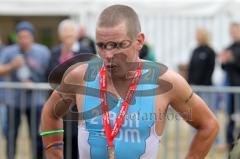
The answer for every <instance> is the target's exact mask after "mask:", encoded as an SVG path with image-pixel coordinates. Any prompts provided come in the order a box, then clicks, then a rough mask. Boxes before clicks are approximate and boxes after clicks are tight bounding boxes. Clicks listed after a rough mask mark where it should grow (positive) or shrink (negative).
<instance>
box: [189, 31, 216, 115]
mask: <svg viewBox="0 0 240 159" xmlns="http://www.w3.org/2000/svg"><path fill="white" fill-rule="evenodd" d="M196 40H197V44H198V46H197V47H196V48H195V49H194V50H193V53H192V57H191V60H190V64H189V68H188V82H189V83H190V84H191V85H206V86H210V85H212V75H213V71H214V66H215V52H214V50H213V49H212V48H211V47H210V44H209V43H210V36H209V33H208V31H207V30H206V29H205V28H198V29H197V31H196ZM198 94H199V96H201V97H202V99H203V100H204V101H205V102H206V103H207V104H208V106H209V107H210V108H211V109H212V111H215V110H216V108H215V95H214V94H213V93H208V92H198Z"/></svg>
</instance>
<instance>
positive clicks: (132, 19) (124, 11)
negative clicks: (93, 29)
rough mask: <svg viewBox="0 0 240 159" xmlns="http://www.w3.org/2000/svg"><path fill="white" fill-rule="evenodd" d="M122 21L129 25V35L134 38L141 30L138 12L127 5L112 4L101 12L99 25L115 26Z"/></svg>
mask: <svg viewBox="0 0 240 159" xmlns="http://www.w3.org/2000/svg"><path fill="white" fill-rule="evenodd" d="M122 22H125V25H126V26H127V35H128V36H129V37H130V38H131V39H134V38H136V37H137V35H138V33H139V32H141V25H140V21H139V18H138V15H137V13H136V12H135V11H134V10H133V8H131V7H129V6H126V5H112V6H109V7H107V8H105V9H104V10H103V11H102V13H101V14H100V16H99V18H98V22H97V27H114V26H116V25H118V24H120V23H122Z"/></svg>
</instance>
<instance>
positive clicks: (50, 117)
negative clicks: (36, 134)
mask: <svg viewBox="0 0 240 159" xmlns="http://www.w3.org/2000/svg"><path fill="white" fill-rule="evenodd" d="M70 104H71V101H70V100H69V101H68V100H67V101H63V100H62V99H61V96H59V95H58V94H56V93H55V94H53V95H52V96H51V97H50V98H49V100H48V101H47V102H46V104H45V105H44V108H43V111H42V117H41V132H49V131H55V130H62V129H63V121H62V116H63V114H64V113H65V112H66V111H67V110H68V109H67V108H68V107H69V106H70ZM42 140H43V144H44V147H45V154H46V157H47V159H55V158H56V159H62V158H63V145H61V146H60V147H59V146H57V147H54V146H53V147H51V146H50V147H48V146H49V145H52V144H54V143H60V142H63V133H62V132H59V133H55V134H49V135H44V136H42ZM47 147H48V148H47Z"/></svg>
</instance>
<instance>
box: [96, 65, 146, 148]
mask: <svg viewBox="0 0 240 159" xmlns="http://www.w3.org/2000/svg"><path fill="white" fill-rule="evenodd" d="M141 75H142V63H139V65H138V68H137V71H136V73H135V75H134V78H133V80H132V82H131V84H130V87H129V90H128V92H127V95H126V97H125V100H124V102H123V103H122V106H121V110H120V113H119V115H118V116H117V118H116V122H115V124H114V126H113V128H112V127H111V125H110V115H109V111H108V104H107V95H106V91H107V82H106V70H105V68H104V66H102V68H101V70H100V98H101V111H102V123H103V126H104V129H105V134H106V137H107V143H108V146H113V139H114V138H115V137H116V136H117V134H118V132H119V130H120V129H121V127H122V124H123V119H124V117H125V115H126V114H127V110H128V107H129V104H130V103H131V101H132V97H133V94H134V92H135V90H136V88H137V84H138V82H139V79H140V76H141Z"/></svg>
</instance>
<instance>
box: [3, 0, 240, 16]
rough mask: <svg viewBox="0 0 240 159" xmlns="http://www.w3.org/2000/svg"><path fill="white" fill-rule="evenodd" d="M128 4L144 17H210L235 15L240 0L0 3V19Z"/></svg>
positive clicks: (33, 0)
mask: <svg viewBox="0 0 240 159" xmlns="http://www.w3.org/2000/svg"><path fill="white" fill-rule="evenodd" d="M114 3H121V4H128V5H130V6H133V7H135V9H136V10H139V11H141V12H144V13H146V14H152V13H158V14H164V15H185V16H213V15H216V14H219V12H226V13H230V14H239V11H238V10H239V9H238V8H239V7H240V0H213V1H207V0H181V1H179V0H132V1H127V0H114V1H108V0H91V1H89V0H0V14H1V15H28V14H32V15H55V14H57V15H66V14H67V15H69V14H78V13H79V12H81V10H84V11H88V12H91V13H95V12H99V11H100V10H101V9H102V8H103V7H105V6H107V5H110V4H114Z"/></svg>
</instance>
